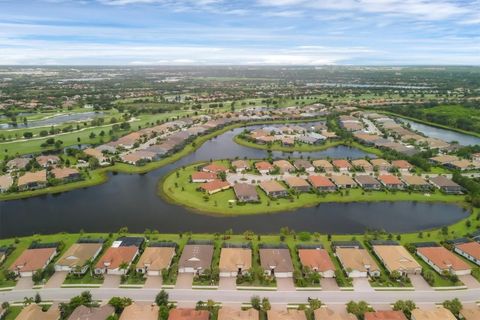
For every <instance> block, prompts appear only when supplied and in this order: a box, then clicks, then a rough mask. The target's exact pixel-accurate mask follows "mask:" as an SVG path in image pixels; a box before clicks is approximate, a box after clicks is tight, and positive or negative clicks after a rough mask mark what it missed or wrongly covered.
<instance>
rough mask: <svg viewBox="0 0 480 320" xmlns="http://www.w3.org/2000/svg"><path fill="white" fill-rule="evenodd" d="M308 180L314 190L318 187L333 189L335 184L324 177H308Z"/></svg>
mask: <svg viewBox="0 0 480 320" xmlns="http://www.w3.org/2000/svg"><path fill="white" fill-rule="evenodd" d="M308 180H309V181H310V183H311V184H312V186H314V187H315V188H318V187H335V184H334V183H333V182H332V181H330V180H329V179H328V178H327V177H324V176H309V177H308Z"/></svg>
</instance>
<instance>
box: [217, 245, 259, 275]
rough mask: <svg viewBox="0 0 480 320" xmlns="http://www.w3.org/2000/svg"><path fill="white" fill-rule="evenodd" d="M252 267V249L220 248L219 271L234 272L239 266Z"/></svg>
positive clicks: (243, 267) (245, 268) (243, 268)
mask: <svg viewBox="0 0 480 320" xmlns="http://www.w3.org/2000/svg"><path fill="white" fill-rule="evenodd" d="M251 267H252V250H251V249H245V248H222V251H221V253H220V262H219V269H220V272H236V271H238V269H239V268H242V270H248V269H250V268H251Z"/></svg>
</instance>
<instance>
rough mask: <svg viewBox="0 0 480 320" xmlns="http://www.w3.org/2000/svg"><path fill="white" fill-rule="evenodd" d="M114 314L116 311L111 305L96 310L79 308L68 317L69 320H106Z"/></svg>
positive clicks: (84, 307)
mask: <svg viewBox="0 0 480 320" xmlns="http://www.w3.org/2000/svg"><path fill="white" fill-rule="evenodd" d="M114 313H115V309H114V308H113V307H112V306H111V305H109V304H106V305H104V306H101V307H96V308H89V307H86V306H79V307H77V308H76V309H75V310H74V311H73V313H72V314H71V315H70V317H68V320H105V319H107V318H108V317H109V316H111V315H113V314H114Z"/></svg>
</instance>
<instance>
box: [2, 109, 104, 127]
mask: <svg viewBox="0 0 480 320" xmlns="http://www.w3.org/2000/svg"><path fill="white" fill-rule="evenodd" d="M101 116H103V112H94V111H90V112H82V113H72V114H62V115H56V116H51V117H46V118H43V119H40V120H32V121H29V122H28V123H27V124H26V125H25V124H24V123H23V122H20V121H21V119H20V118H18V119H17V121H19V122H18V123H17V125H13V124H11V123H3V124H0V129H23V128H35V127H46V126H54V125H58V124H62V123H66V122H78V121H87V120H91V119H93V118H97V117H101Z"/></svg>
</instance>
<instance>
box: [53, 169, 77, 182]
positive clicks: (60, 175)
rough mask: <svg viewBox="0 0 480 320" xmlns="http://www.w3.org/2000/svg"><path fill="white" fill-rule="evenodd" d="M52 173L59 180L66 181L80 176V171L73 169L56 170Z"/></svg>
mask: <svg viewBox="0 0 480 320" xmlns="http://www.w3.org/2000/svg"><path fill="white" fill-rule="evenodd" d="M51 172H52V174H53V176H54V177H55V178H57V179H65V178H68V177H70V176H71V175H75V174H79V171H78V170H77V169H73V168H54V169H52V171H51Z"/></svg>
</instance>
